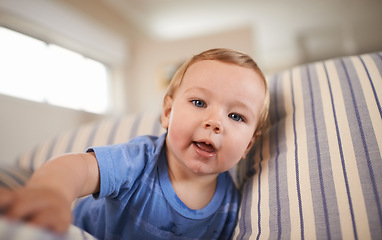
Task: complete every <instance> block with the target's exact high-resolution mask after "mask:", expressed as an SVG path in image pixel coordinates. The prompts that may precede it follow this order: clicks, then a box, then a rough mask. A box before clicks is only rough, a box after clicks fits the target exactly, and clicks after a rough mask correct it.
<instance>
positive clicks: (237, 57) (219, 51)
mask: <svg viewBox="0 0 382 240" xmlns="http://www.w3.org/2000/svg"><path fill="white" fill-rule="evenodd" d="M203 60H215V61H219V62H224V63H229V64H234V65H237V66H240V67H244V68H249V69H253V70H254V71H255V72H256V73H257V74H258V75H259V76H260V78H261V79H262V80H263V83H264V86H265V100H264V104H263V107H262V109H261V113H260V117H259V122H258V124H257V128H256V130H255V132H254V137H255V138H257V137H259V136H260V135H261V132H262V131H263V130H264V128H265V127H266V125H267V122H268V120H267V119H268V110H269V92H268V84H267V81H266V79H265V77H264V74H263V73H262V71H261V70H260V68H259V66H258V65H257V63H256V62H255V61H254V60H253V59H252V58H251V57H250V56H248V55H247V54H245V53H242V52H238V51H235V50H231V49H226V48H215V49H210V50H207V51H204V52H202V53H200V54H198V55H195V56H193V57H192V58H191V59H189V60H188V61H186V62H185V63H184V64H183V65H182V66H180V68H179V69H178V70H177V71H176V73H175V74H174V76H173V78H172V80H171V82H170V84H169V86H168V89H167V92H166V95H165V98H166V96H170V97H173V96H174V94H175V92H176V90H177V89H178V88H179V87H180V85H181V84H182V81H183V77H184V75H185V73H186V71H187V69H188V68H189V67H190V66H191V65H192V64H194V63H196V62H199V61H203Z"/></svg>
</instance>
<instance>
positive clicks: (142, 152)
mask: <svg viewBox="0 0 382 240" xmlns="http://www.w3.org/2000/svg"><path fill="white" fill-rule="evenodd" d="M164 139H165V136H164V135H162V136H161V137H159V138H158V137H154V136H142V137H137V138H134V139H133V140H131V141H130V142H128V143H122V144H116V145H110V146H102V147H94V148H90V149H88V150H87V151H88V152H89V151H93V152H94V153H95V155H96V158H97V162H98V167H99V172H100V191H99V193H98V194H94V195H93V196H94V197H95V198H103V197H110V198H115V199H120V198H122V197H123V196H125V195H126V194H127V193H128V192H129V191H130V190H131V189H132V188H133V187H134V183H135V182H136V181H137V179H139V178H140V177H141V176H142V175H143V174H144V172H145V171H150V169H153V168H154V166H155V164H156V160H157V159H158V155H159V153H160V150H161V148H162V146H163V142H164Z"/></svg>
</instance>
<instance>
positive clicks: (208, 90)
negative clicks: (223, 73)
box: [184, 87, 213, 93]
mask: <svg viewBox="0 0 382 240" xmlns="http://www.w3.org/2000/svg"><path fill="white" fill-rule="evenodd" d="M192 91H201V92H205V93H212V92H213V91H212V90H210V89H208V88H204V87H192V88H189V89H187V90H186V91H184V92H186V93H187V92H192Z"/></svg>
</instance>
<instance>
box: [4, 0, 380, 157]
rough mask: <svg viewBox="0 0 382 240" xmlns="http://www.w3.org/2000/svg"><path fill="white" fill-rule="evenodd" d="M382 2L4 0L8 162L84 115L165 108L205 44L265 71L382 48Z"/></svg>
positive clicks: (85, 118)
mask: <svg viewBox="0 0 382 240" xmlns="http://www.w3.org/2000/svg"><path fill="white" fill-rule="evenodd" d="M381 13H382V1H381V0H321V1H303V0H287V1H272V0H270V1H258V0H252V1H250V0H236V1H233V0H231V1H229V0H193V1H186V0H0V64H1V67H0V109H1V113H0V114H1V116H0V131H1V135H0V163H1V164H2V163H11V162H12V161H14V159H15V158H16V157H17V155H18V154H19V153H22V152H24V151H26V150H29V149H30V148H32V147H33V146H35V145H36V144H39V143H40V142H41V141H44V140H47V139H49V138H52V137H54V136H55V135H57V134H59V133H61V132H62V131H65V130H68V129H71V128H73V127H76V126H78V125H80V124H83V123H86V122H89V121H93V120H97V119H100V118H104V117H109V116H115V115H122V114H130V113H139V112H146V111H158V112H159V111H160V108H161V103H162V97H163V94H164V92H165V88H166V84H167V83H168V80H169V78H170V77H171V74H172V73H173V71H174V69H176V68H177V67H178V66H179V64H181V63H182V62H183V61H185V60H186V59H188V58H189V57H190V56H192V55H194V54H197V53H199V52H201V51H203V50H206V49H209V48H216V47H226V48H233V49H236V50H240V51H244V52H246V53H248V54H249V55H251V56H252V57H253V58H254V59H255V60H256V61H257V62H258V64H259V65H260V67H261V68H262V69H263V71H264V72H265V74H266V75H270V74H272V73H275V72H277V71H282V70H283V69H287V68H289V67H293V66H295V65H298V64H304V63H308V62H313V61H318V60H323V59H327V58H333V57H339V56H345V55H353V54H360V53H366V52H373V51H380V50H382V27H381V24H382V14H381Z"/></svg>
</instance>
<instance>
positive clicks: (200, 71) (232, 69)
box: [179, 60, 265, 87]
mask: <svg viewBox="0 0 382 240" xmlns="http://www.w3.org/2000/svg"><path fill="white" fill-rule="evenodd" d="M226 76H229V78H231V79H232V80H233V81H237V83H238V82H239V81H240V80H241V79H244V78H245V79H250V80H251V81H248V82H247V84H250V85H252V84H255V85H258V84H259V82H261V83H264V87H265V79H263V76H262V74H260V73H258V71H257V70H256V69H253V68H250V67H246V66H242V65H239V64H236V63H231V62H224V61H219V60H200V61H197V62H194V63H192V64H190V66H189V67H188V68H187V69H186V71H185V73H184V75H183V79H182V81H181V82H180V84H179V86H180V85H182V84H183V83H184V82H186V81H188V82H191V81H198V80H201V79H202V80H205V81H207V80H208V79H210V78H215V77H217V78H219V77H220V78H221V79H225V78H226Z"/></svg>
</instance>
